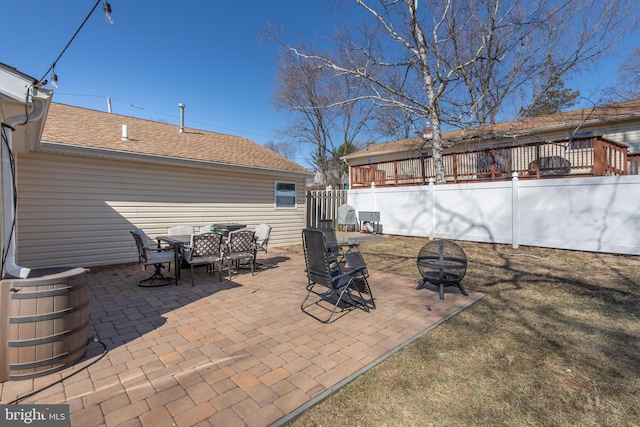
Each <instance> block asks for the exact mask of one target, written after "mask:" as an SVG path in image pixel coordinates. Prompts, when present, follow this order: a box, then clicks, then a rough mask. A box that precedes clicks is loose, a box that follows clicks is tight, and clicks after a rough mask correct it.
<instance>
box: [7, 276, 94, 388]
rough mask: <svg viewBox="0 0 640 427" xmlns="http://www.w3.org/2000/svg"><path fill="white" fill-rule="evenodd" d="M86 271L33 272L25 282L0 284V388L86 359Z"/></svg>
mask: <svg viewBox="0 0 640 427" xmlns="http://www.w3.org/2000/svg"><path fill="white" fill-rule="evenodd" d="M88 271H89V270H87V269H85V268H69V267H66V268H56V269H42V270H32V271H31V272H30V274H29V277H27V278H26V279H3V280H2V281H1V282H0V283H1V287H0V346H1V347H0V382H4V381H7V380H12V381H13V380H24V379H29V378H35V377H39V376H42V375H48V374H51V373H53V372H57V371H60V370H62V369H64V368H67V367H69V366H71V365H73V364H74V363H75V362H76V361H78V360H79V359H80V358H81V357H82V356H83V355H84V353H85V350H86V348H87V334H88V326H89V292H88V286H87V273H88Z"/></svg>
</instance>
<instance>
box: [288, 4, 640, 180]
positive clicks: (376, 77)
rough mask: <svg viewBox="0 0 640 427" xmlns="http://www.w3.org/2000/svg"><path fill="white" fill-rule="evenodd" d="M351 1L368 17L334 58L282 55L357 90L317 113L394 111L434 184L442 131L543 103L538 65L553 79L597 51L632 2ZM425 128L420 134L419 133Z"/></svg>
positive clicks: (607, 44) (627, 22)
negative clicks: (351, 107)
mask: <svg viewBox="0 0 640 427" xmlns="http://www.w3.org/2000/svg"><path fill="white" fill-rule="evenodd" d="M354 2H355V3H356V4H357V5H358V6H359V9H360V10H361V11H363V12H364V14H363V15H364V16H365V18H366V17H368V18H369V20H366V19H365V20H363V21H362V22H363V23H362V24H361V25H360V26H358V27H357V30H356V31H354V29H353V28H354V27H353V26H351V27H349V28H348V29H344V30H342V32H341V33H340V34H339V37H337V38H336V41H337V43H338V46H337V48H336V51H338V52H340V55H338V56H333V57H330V56H328V55H323V54H320V53H317V52H313V51H312V50H305V49H302V48H300V47H294V46H289V50H290V52H292V53H294V54H295V55H296V56H297V57H298V58H304V59H305V60H307V61H309V62H310V63H311V64H314V66H315V67H317V68H322V69H327V68H329V69H331V70H333V72H334V76H335V77H339V78H340V79H344V78H345V76H348V77H349V78H350V82H355V81H361V82H364V83H365V84H366V88H367V91H366V92H364V91H362V90H359V91H357V92H356V93H348V94H347V93H345V94H344V95H347V96H343V97H342V98H340V99H337V98H335V97H332V98H330V99H327V100H326V101H327V102H325V103H324V106H325V107H336V106H344V105H347V104H350V103H353V102H361V101H363V100H370V101H372V102H373V103H374V104H375V105H376V106H377V107H380V108H387V109H399V110H401V111H402V112H404V114H405V115H406V116H407V117H408V118H409V120H408V121H409V122H410V123H411V127H412V129H413V131H414V132H415V133H416V134H418V135H419V136H420V137H421V138H419V139H420V142H419V143H418V144H417V146H416V149H417V150H419V151H423V150H424V148H425V147H426V146H431V148H432V149H433V150H432V152H433V159H434V165H435V175H436V182H437V183H444V182H445V176H444V165H443V157H442V155H443V150H444V149H445V148H447V147H450V146H452V145H454V144H455V141H443V140H442V130H443V127H447V126H449V127H457V128H460V129H468V128H471V127H475V126H478V125H482V124H488V123H494V122H495V121H496V120H497V119H498V118H500V116H501V114H505V110H506V108H507V107H510V108H512V109H513V111H514V113H513V114H511V117H513V115H515V112H517V111H519V110H522V106H524V105H531V104H535V103H536V100H537V99H538V98H540V97H544V95H545V93H546V88H545V87H544V85H539V86H535V85H532V84H531V81H532V78H533V77H534V76H536V75H537V73H539V70H540V68H541V67H542V66H543V65H544V63H545V61H551V62H552V64H553V67H552V68H548V69H553V70H554V72H555V73H556V76H555V77H557V78H561V77H562V76H565V75H568V73H570V72H572V71H576V70H578V67H579V66H580V65H582V64H586V63H588V62H589V61H593V60H594V59H596V58H598V57H600V56H602V55H604V54H605V53H607V52H608V51H609V49H610V48H611V46H613V45H615V43H616V42H618V41H619V39H620V37H622V36H624V35H626V34H627V33H628V32H629V31H630V30H631V29H632V28H633V26H634V25H635V21H634V20H633V19H634V18H633V17H634V14H631V13H629V12H630V11H632V10H633V7H634V2H633V0H611V1H609V2H602V1H600V0H563V1H558V2H549V1H547V0H527V1H525V0H522V1H520V0H511V1H501V0H425V1H422V2H421V1H419V0H376V1H374V0H370V1H367V0H354ZM550 81H554V80H553V79H551V80H550ZM555 81H557V79H556V80H555ZM358 87H360V88H362V87H365V86H363V85H359V86H358ZM518 100H522V102H520V105H516V103H517V102H516V101H518ZM307 105H309V104H308V103H307ZM426 126H429V127H430V128H431V132H430V133H427V132H422V131H421V130H422V129H424V128H425V127H426Z"/></svg>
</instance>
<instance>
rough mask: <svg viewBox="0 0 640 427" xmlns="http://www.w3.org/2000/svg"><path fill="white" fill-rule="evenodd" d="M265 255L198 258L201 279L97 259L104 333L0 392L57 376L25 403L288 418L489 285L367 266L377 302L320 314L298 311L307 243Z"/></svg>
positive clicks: (19, 390) (90, 416)
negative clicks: (205, 261)
mask: <svg viewBox="0 0 640 427" xmlns="http://www.w3.org/2000/svg"><path fill="white" fill-rule="evenodd" d="M260 260H261V261H264V262H265V264H266V268H265V269H263V270H261V271H259V272H257V273H256V274H255V276H251V273H250V272H248V271H246V272H242V274H235V275H234V276H233V278H232V281H228V280H225V278H224V275H223V280H222V282H221V283H219V282H218V277H217V274H216V275H213V276H209V275H207V274H206V271H205V269H204V267H202V268H197V269H196V286H195V287H191V284H190V273H189V270H183V271H182V280H181V282H180V285H179V286H165V287H160V288H141V287H138V286H136V282H137V281H138V280H139V279H141V278H144V277H146V276H148V275H149V274H150V270H147V271H145V272H143V271H140V267H139V265H138V264H127V265H119V266H111V267H97V268H92V269H91V272H90V273H89V278H88V282H89V284H90V331H89V335H90V336H95V337H96V338H97V339H99V341H100V342H95V343H90V344H89V347H88V350H87V356H88V357H87V358H86V359H84V360H83V361H81V362H78V363H77V364H76V365H75V366H74V367H72V368H69V369H66V370H64V371H61V372H59V373H56V374H51V375H47V376H44V377H40V378H36V379H33V380H23V381H8V382H5V383H0V399H1V403H9V402H12V401H14V400H15V399H16V398H19V397H21V396H25V395H26V394H28V393H30V392H32V391H34V390H39V389H40V388H43V387H47V386H50V387H48V388H46V389H45V390H43V391H41V392H39V393H37V394H34V395H33V396H31V397H29V398H27V399H25V400H23V401H22V402H21V403H38V404H60V403H66V404H69V410H70V414H71V425H72V426H82V427H89V426H145V427H146V426H149V427H163V426H225V427H228V426H269V425H281V424H283V423H286V422H287V421H288V420H290V419H292V418H294V417H295V416H296V415H297V414H299V413H300V412H301V411H303V410H304V409H306V408H308V407H310V406H311V405H313V404H314V403H316V402H318V401H320V400H321V399H322V398H324V397H325V396H326V395H328V394H329V393H330V392H332V391H335V389H337V388H339V387H340V386H341V385H344V384H346V383H347V382H348V381H350V380H351V379H353V378H355V377H357V376H358V375H360V374H362V373H363V372H365V371H366V370H367V369H370V368H371V367H373V366H374V365H375V364H377V363H379V362H380V361H382V360H384V359H385V358H386V357H388V356H389V355H391V354H393V353H394V352H395V351H397V350H399V349H400V348H402V347H404V346H405V345H407V344H408V343H410V342H411V341H413V340H414V339H416V338H417V337H419V336H421V335H423V334H425V333H426V332H428V331H429V330H430V329H432V328H433V327H435V326H437V325H438V324H440V323H442V322H443V321H444V320H446V319H447V318H448V317H450V316H452V315H454V314H456V313H457V312H459V311H461V310H462V309H464V308H465V307H467V306H469V305H470V304H472V303H474V302H475V301H477V300H478V299H479V298H481V297H482V296H483V295H482V294H480V293H478V292H473V291H469V296H468V297H467V296H464V295H462V294H460V293H459V292H458V291H457V288H455V287H454V288H453V289H451V290H450V291H448V292H447V293H446V294H445V299H444V300H440V299H439V298H438V292H437V291H435V290H428V289H421V290H416V289H415V287H416V281H415V279H417V277H416V278H406V277H400V276H396V275H391V274H387V273H383V272H379V271H375V270H372V269H370V274H371V277H370V284H371V286H372V289H373V292H374V296H375V297H376V304H377V309H375V310H372V311H371V312H369V313H367V312H364V311H361V310H353V311H350V312H347V313H346V314H344V315H343V316H341V317H338V314H336V315H335V316H334V319H336V320H335V321H334V322H333V323H330V324H323V323H320V322H318V321H317V320H315V319H313V318H311V317H310V316H307V315H305V314H304V313H302V312H301V311H300V303H301V301H302V298H303V296H304V294H305V285H306V275H305V273H304V260H303V257H302V254H301V253H293V252H282V251H278V250H276V249H273V250H270V251H269V254H268V255H265V254H261V256H260ZM101 343H103V344H104V345H106V348H107V353H106V355H105V356H104V357H102V358H99V355H100V353H101V352H102V350H103V347H102V346H101V345H100V344H101ZM96 360H97V361H96ZM87 365H89V366H88V367H87ZM72 373H73V375H72V376H71V377H68V376H69V375H70V374H72ZM65 377H68V378H66V379H65V380H64V381H61V382H59V381H58V380H60V379H61V378H65ZM52 384H53V385H52Z"/></svg>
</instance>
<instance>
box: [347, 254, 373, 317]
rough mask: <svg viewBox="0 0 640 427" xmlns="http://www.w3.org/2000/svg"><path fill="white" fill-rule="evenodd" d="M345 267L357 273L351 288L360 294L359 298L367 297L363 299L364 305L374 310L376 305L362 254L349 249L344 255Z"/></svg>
mask: <svg viewBox="0 0 640 427" xmlns="http://www.w3.org/2000/svg"><path fill="white" fill-rule="evenodd" d="M344 259H345V262H346V266H347V267H348V269H350V270H356V271H358V274H357V276H356V280H354V281H353V283H352V284H351V287H352V288H353V289H355V290H357V291H358V292H359V293H360V296H363V295H368V296H369V297H368V298H365V297H363V301H364V303H365V304H366V305H367V306H368V307H369V308H371V309H375V308H376V303H375V301H374V299H373V292H371V287H370V286H369V281H368V280H367V279H368V278H369V271H368V270H367V264H366V263H365V261H364V258H363V257H362V253H361V252H360V251H359V250H358V249H357V248H354V249H350V250H348V251H347V252H345V254H344Z"/></svg>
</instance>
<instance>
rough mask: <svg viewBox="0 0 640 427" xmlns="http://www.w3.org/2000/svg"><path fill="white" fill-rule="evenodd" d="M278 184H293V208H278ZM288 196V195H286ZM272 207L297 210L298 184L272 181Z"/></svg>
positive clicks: (282, 207) (279, 207)
mask: <svg viewBox="0 0 640 427" xmlns="http://www.w3.org/2000/svg"><path fill="white" fill-rule="evenodd" d="M278 184H293V186H294V191H293V206H278ZM286 195H289V193H286ZM273 207H274V208H275V209H297V208H298V183H296V182H293V181H274V183H273Z"/></svg>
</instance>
